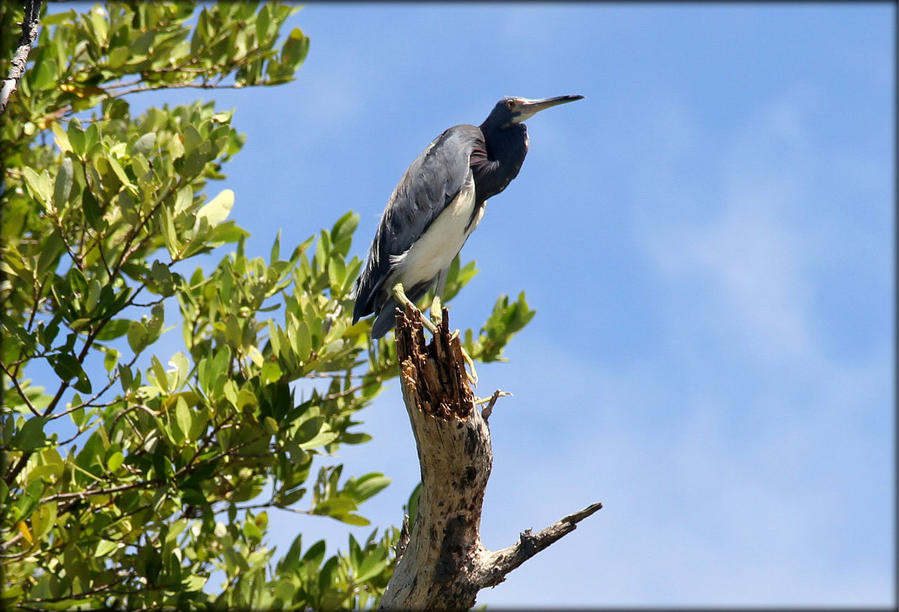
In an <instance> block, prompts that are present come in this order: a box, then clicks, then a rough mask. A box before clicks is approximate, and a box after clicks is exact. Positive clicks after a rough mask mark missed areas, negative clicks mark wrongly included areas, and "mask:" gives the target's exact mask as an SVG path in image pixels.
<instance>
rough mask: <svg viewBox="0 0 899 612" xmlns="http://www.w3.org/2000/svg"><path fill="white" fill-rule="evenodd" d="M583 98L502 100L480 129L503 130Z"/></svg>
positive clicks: (560, 97)
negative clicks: (547, 110) (551, 108)
mask: <svg viewBox="0 0 899 612" xmlns="http://www.w3.org/2000/svg"><path fill="white" fill-rule="evenodd" d="M583 97H584V96H556V97H554V98H543V99H542V100H530V99H528V98H503V99H502V100H500V101H499V102H497V103H496V106H494V107H493V110H492V111H490V115H489V116H488V117H487V119H486V120H485V121H484V123H483V124H481V127H482V128H488V129H505V128H507V127H510V126H512V125H515V124H516V123H522V122H523V121H527V120H528V119H530V118H531V117H533V116H534V115H535V114H536V113H539V112H540V111H542V110H544V109H547V108H550V107H551V106H558V105H559V104H566V103H568V102H574V101H575V100H580V99H582V98H583Z"/></svg>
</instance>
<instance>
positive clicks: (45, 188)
mask: <svg viewBox="0 0 899 612" xmlns="http://www.w3.org/2000/svg"><path fill="white" fill-rule="evenodd" d="M22 173H23V174H24V176H25V185H26V186H27V187H28V190H29V191H30V192H31V195H32V197H34V198H36V199H37V200H38V203H39V204H40V205H41V206H46V205H47V203H48V202H49V201H50V173H49V172H47V171H46V170H42V171H41V173H40V174H38V173H37V172H35V171H34V170H32V169H31V168H29V167H25V168H24V169H23V170H22Z"/></svg>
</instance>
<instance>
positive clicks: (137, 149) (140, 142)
mask: <svg viewBox="0 0 899 612" xmlns="http://www.w3.org/2000/svg"><path fill="white" fill-rule="evenodd" d="M155 146H156V132H149V133H148V134H144V135H143V136H141V137H140V138H138V139H137V140H136V141H135V142H134V145H132V147H131V150H132V151H133V152H134V153H139V154H141V155H149V154H150V153H152V152H153V148H154V147H155Z"/></svg>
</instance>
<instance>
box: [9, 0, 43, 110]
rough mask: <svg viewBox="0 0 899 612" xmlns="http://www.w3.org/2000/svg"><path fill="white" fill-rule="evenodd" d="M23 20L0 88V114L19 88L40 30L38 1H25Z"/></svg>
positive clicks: (39, 5) (39, 6)
mask: <svg viewBox="0 0 899 612" xmlns="http://www.w3.org/2000/svg"><path fill="white" fill-rule="evenodd" d="M24 5H25V18H24V19H23V20H22V35H21V37H19V44H18V47H16V52H15V53H14V54H13V58H12V62H10V68H9V74H8V75H7V76H6V78H5V79H3V84H2V86H0V114H3V111H5V110H6V105H7V104H9V98H10V96H12V94H13V92H14V91H16V88H17V87H18V86H19V80H20V79H21V78H22V75H24V74H25V66H26V65H27V64H28V54H29V53H31V47H33V46H34V42H35V41H36V40H37V32H38V29H39V28H40V20H39V19H38V17H39V16H40V11H41V3H40V0H25V2H24Z"/></svg>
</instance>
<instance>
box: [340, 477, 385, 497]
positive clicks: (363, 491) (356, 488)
mask: <svg viewBox="0 0 899 612" xmlns="http://www.w3.org/2000/svg"><path fill="white" fill-rule="evenodd" d="M351 482H352V485H350V484H349V483H348V484H347V487H346V489H347V493H348V494H350V495H352V496H353V499H354V500H356V502H357V503H362V502H363V501H365V500H366V499H368V498H370V497H372V496H373V495H375V494H376V493H378V492H379V491H382V490H384V489H385V488H386V487H387V486H388V485H389V484H390V478H387V477H386V476H384V475H383V474H380V473H378V472H372V473H371V474H366V475H365V476H362V477H361V478H359V479H358V480H356V481H355V482H353V481H351Z"/></svg>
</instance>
